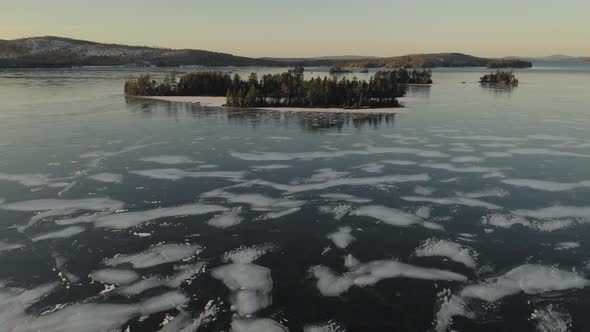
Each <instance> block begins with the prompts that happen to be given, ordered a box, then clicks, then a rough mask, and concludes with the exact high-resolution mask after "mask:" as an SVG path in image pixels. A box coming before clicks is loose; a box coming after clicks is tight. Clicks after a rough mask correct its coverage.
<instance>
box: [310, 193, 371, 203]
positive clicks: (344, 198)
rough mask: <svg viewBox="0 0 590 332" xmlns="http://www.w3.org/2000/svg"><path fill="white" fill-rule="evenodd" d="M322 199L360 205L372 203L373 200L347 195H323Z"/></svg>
mask: <svg viewBox="0 0 590 332" xmlns="http://www.w3.org/2000/svg"><path fill="white" fill-rule="evenodd" d="M320 197H321V198H324V199H328V200H334V201H346V202H350V203H358V204H362V203H370V202H371V199H368V198H361V197H357V196H353V195H347V194H321V195H320Z"/></svg>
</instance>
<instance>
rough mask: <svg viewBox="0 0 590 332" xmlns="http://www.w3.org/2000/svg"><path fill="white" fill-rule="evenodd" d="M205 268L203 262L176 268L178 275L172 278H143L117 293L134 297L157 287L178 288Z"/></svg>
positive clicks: (121, 288) (119, 289)
mask: <svg viewBox="0 0 590 332" xmlns="http://www.w3.org/2000/svg"><path fill="white" fill-rule="evenodd" d="M204 267H205V263H203V262H198V263H196V264H191V265H182V266H175V267H174V269H175V271H177V273H176V274H174V275H172V276H166V277H158V276H150V277H147V278H143V279H141V280H138V281H136V282H134V283H132V284H130V285H126V286H123V287H120V288H118V290H117V292H118V293H120V294H123V295H126V296H132V295H137V294H141V293H142V292H144V291H146V290H148V289H152V288H156V287H168V288H178V287H180V285H182V283H183V282H185V281H187V280H189V279H191V278H192V277H194V276H195V275H197V274H200V273H202V272H203V271H204Z"/></svg>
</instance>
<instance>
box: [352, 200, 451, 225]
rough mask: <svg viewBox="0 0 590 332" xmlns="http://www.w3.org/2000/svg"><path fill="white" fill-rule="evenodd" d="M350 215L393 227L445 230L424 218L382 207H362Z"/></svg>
mask: <svg viewBox="0 0 590 332" xmlns="http://www.w3.org/2000/svg"><path fill="white" fill-rule="evenodd" d="M350 214H351V215H353V216H362V217H370V218H373V219H377V220H379V221H382V222H384V223H386V224H388V225H392V226H399V227H407V226H412V225H420V226H423V227H426V228H429V229H435V230H442V229H443V227H442V226H440V225H438V224H435V223H432V222H427V221H424V220H422V218H420V217H418V216H416V215H414V214H411V213H407V212H404V211H402V210H398V209H393V208H389V207H386V206H381V205H367V206H362V207H359V208H358V209H356V210H354V211H352V212H351V213H350Z"/></svg>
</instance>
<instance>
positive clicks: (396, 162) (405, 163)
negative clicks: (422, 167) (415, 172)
mask: <svg viewBox="0 0 590 332" xmlns="http://www.w3.org/2000/svg"><path fill="white" fill-rule="evenodd" d="M379 162H380V163H383V164H390V165H398V166H410V165H416V164H418V163H417V162H415V161H411V160H392V159H388V160H381V161H379Z"/></svg>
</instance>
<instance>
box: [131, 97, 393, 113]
mask: <svg viewBox="0 0 590 332" xmlns="http://www.w3.org/2000/svg"><path fill="white" fill-rule="evenodd" d="M127 97H129V98H142V99H151V100H160V101H167V102H174V103H188V104H199V105H201V106H206V107H223V108H232V107H226V106H224V105H225V101H226V99H225V97H209V96H127ZM400 99H401V100H402V101H403V99H404V98H400ZM245 109H256V110H263V111H277V112H307V113H351V114H371V113H373V114H375V113H378V114H397V113H402V112H403V110H404V108H400V107H384V108H355V109H348V108H321V107H318V108H304V107H249V108H245Z"/></svg>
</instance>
